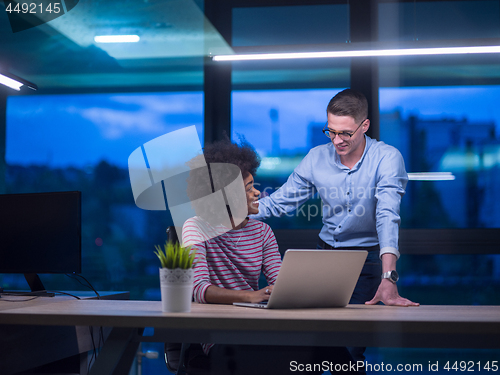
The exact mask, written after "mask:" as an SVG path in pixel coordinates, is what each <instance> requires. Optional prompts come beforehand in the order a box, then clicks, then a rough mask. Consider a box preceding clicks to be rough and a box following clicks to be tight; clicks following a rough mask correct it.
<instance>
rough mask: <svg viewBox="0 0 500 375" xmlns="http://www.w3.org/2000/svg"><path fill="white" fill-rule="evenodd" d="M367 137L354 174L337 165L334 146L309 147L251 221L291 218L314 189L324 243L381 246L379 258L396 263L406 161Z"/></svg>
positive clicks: (385, 146) (405, 182)
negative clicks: (390, 255)
mask: <svg viewBox="0 0 500 375" xmlns="http://www.w3.org/2000/svg"><path fill="white" fill-rule="evenodd" d="M365 138H366V146H365V150H364V152H363V156H362V157H361V159H360V160H359V161H358V162H357V163H356V165H355V166H354V167H353V168H352V169H349V168H348V167H346V166H345V165H343V164H342V163H341V162H340V157H339V155H338V154H337V152H336V151H335V147H334V145H333V143H328V144H325V145H321V146H318V147H315V148H313V149H312V150H311V151H309V153H308V154H307V155H306V156H305V158H304V159H303V160H302V161H301V162H300V164H299V165H298V166H297V167H296V168H295V170H294V171H293V173H292V174H291V175H290V177H289V178H288V180H287V182H286V183H285V184H284V185H283V186H282V187H281V188H279V189H278V190H277V191H275V192H274V193H272V194H271V195H270V196H267V197H264V198H262V199H261V200H260V201H259V213H258V214H256V215H251V216H250V217H252V218H254V219H257V220H263V219H266V218H268V217H270V216H278V217H279V216H283V215H288V216H290V215H291V213H292V212H293V211H294V210H296V209H297V208H299V206H300V205H302V204H303V203H304V202H305V201H307V200H308V199H309V198H311V196H312V195H313V194H314V193H315V189H316V190H317V191H318V193H319V196H320V197H321V200H322V204H323V207H322V214H323V228H322V229H321V232H320V234H319V236H320V238H321V239H322V240H323V241H325V242H326V243H327V244H329V245H331V246H333V247H334V248H338V247H351V246H352V247H369V246H375V245H380V256H382V254H384V253H393V254H394V255H396V257H398V258H399V250H398V239H399V224H400V222H401V219H400V216H399V207H400V204H401V198H402V196H403V195H404V193H405V187H406V184H407V182H408V175H407V174H406V170H405V166H404V160H403V157H402V156H401V153H400V152H399V151H398V150H397V149H396V148H394V147H392V146H389V145H387V144H385V143H384V142H379V141H377V140H374V139H371V138H370V137H368V136H366V135H365Z"/></svg>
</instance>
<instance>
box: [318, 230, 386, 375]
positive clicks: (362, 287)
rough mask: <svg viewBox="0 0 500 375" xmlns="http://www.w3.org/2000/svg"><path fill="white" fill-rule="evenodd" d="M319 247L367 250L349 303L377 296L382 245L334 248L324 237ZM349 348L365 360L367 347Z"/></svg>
mask: <svg viewBox="0 0 500 375" xmlns="http://www.w3.org/2000/svg"><path fill="white" fill-rule="evenodd" d="M317 248H318V249H329V250H367V251H368V256H367V257H366V261H365V264H364V266H363V269H362V270H361V274H360V275H359V279H358V282H357V283H356V287H355V288H354V292H353V293H352V297H351V300H350V301H349V303H351V304H364V303H365V302H367V301H370V300H371V299H372V298H373V297H375V293H377V289H378V286H379V285H380V280H381V279H380V278H381V275H382V261H381V260H380V247H379V246H378V245H377V246H371V247H349V248H333V247H332V246H330V245H328V244H327V243H325V242H324V241H323V240H322V239H319V241H318V245H317ZM347 349H348V350H349V352H350V353H351V355H352V357H353V359H354V361H356V362H357V361H364V360H365V356H364V352H365V349H366V348H364V347H349V348H347ZM362 373H363V372H362Z"/></svg>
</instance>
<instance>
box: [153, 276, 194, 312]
mask: <svg viewBox="0 0 500 375" xmlns="http://www.w3.org/2000/svg"><path fill="white" fill-rule="evenodd" d="M193 274H194V271H193V269H192V268H190V269H187V270H183V269H180V268H176V269H173V270H172V269H168V268H160V288H161V309H162V311H163V312H189V311H191V301H192V298H193V297H192V295H193Z"/></svg>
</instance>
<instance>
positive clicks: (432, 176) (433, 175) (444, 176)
mask: <svg viewBox="0 0 500 375" xmlns="http://www.w3.org/2000/svg"><path fill="white" fill-rule="evenodd" d="M454 179H455V176H454V175H453V173H451V172H417V173H408V180H410V181H453V180H454Z"/></svg>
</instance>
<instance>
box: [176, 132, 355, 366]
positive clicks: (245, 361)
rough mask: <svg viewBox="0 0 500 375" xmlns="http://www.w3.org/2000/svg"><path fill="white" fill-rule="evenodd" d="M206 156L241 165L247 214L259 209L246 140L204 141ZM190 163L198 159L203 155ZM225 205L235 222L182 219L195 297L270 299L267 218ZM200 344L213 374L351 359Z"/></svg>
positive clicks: (271, 243) (325, 351) (271, 246)
mask: <svg viewBox="0 0 500 375" xmlns="http://www.w3.org/2000/svg"><path fill="white" fill-rule="evenodd" d="M204 158H205V161H206V163H207V164H208V165H209V166H210V165H215V163H231V164H234V165H236V166H237V167H238V168H239V170H240V171H241V176H242V177H243V185H244V189H245V196H246V211H247V212H246V214H247V215H250V214H254V213H258V212H259V208H258V207H259V203H258V198H259V196H260V192H259V191H258V190H257V189H256V188H255V186H254V175H255V173H256V171H257V168H258V167H259V164H260V160H259V157H258V156H257V154H256V152H255V151H254V149H253V148H252V147H251V146H250V145H248V144H246V143H243V144H241V145H238V144H234V143H231V142H230V141H229V140H228V139H226V140H224V141H219V142H215V143H213V144H211V145H208V146H206V147H205V149H204ZM192 165H200V163H199V160H198V161H195V162H193V163H192ZM193 171H194V169H193V170H192V172H193ZM228 173H229V172H228ZM200 176H203V173H201V174H200V175H197V174H196V173H193V175H192V176H190V180H189V181H188V196H190V199H191V200H192V201H193V200H196V198H199V197H200V196H203V194H200V192H199V191H198V190H199V189H200V186H201V185H202V184H201V183H200V181H201V180H200ZM205 176H206V174H205ZM197 191H198V192H197ZM213 191H217V189H213ZM240 197H242V194H241V195H240ZM193 198H194V199H193ZM229 200H230V199H227V200H226V201H229ZM195 209H196V207H195ZM215 209H216V208H215V206H214V207H213V208H212V209H207V208H206V207H204V213H205V215H206V214H207V211H208V212H215V211H214V210H215ZM201 211H203V210H197V213H199V212H201ZM227 211H228V215H229V217H230V219H231V226H232V228H229V227H227V226H226V227H225V226H224V225H221V224H214V223H213V222H212V223H209V221H210V220H209V219H208V216H210V215H206V219H205V218H203V217H202V216H195V217H194V218H191V219H189V220H187V221H186V223H185V224H184V227H183V235H182V237H183V243H190V244H194V245H193V250H196V262H197V263H196V267H195V271H194V274H195V276H194V278H195V280H194V290H193V297H194V300H195V301H196V302H199V303H221V304H232V303H233V302H253V303H255V302H261V301H266V300H268V299H269V295H270V294H271V292H272V289H273V284H274V282H275V280H276V277H277V276H278V271H279V268H280V266H281V256H280V253H279V251H278V245H277V243H276V239H275V237H274V234H273V232H272V230H271V228H270V227H269V226H268V225H267V224H265V223H262V222H259V221H256V220H253V219H249V218H248V217H246V218H244V219H243V220H242V221H241V222H237V221H239V220H240V219H238V220H235V216H236V215H231V208H228V210H227ZM224 214H225V213H224ZM201 215H203V214H201ZM235 221H236V222H235ZM261 272H262V273H263V274H264V276H265V278H266V280H267V283H268V284H269V285H267V286H265V287H263V288H259V278H260V275H261ZM202 347H203V351H204V353H205V354H206V355H207V356H208V362H209V367H210V370H211V372H207V373H212V374H225V373H228V374H286V373H292V371H291V369H290V362H291V361H297V363H318V364H319V363H321V362H322V361H323V360H327V361H329V362H335V363H340V362H342V363H347V362H349V360H351V357H350V355H349V354H348V352H347V350H346V349H345V348H314V347H313V348H311V347H297V346H294V347H284V346H252V345H222V344H215V345H214V344H202ZM198 360H199V359H198ZM188 372H189V367H188ZM311 373H314V372H311ZM316 373H318V374H321V373H322V371H319V372H316Z"/></svg>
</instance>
